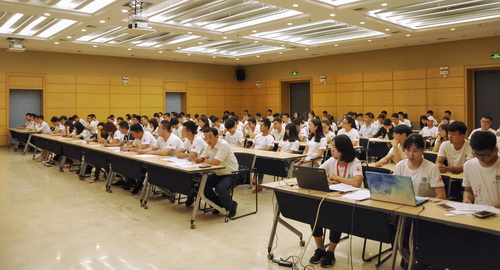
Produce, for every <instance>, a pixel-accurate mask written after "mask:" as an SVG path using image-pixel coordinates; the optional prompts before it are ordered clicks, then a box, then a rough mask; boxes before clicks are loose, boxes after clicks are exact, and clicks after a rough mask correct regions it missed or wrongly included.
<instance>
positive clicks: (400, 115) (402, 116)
mask: <svg viewBox="0 0 500 270" xmlns="http://www.w3.org/2000/svg"><path fill="white" fill-rule="evenodd" d="M398 118H399V122H400V123H402V124H404V125H407V126H409V127H411V121H410V120H408V119H406V117H405V113H404V112H398Z"/></svg>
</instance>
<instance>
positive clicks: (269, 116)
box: [266, 109, 274, 121]
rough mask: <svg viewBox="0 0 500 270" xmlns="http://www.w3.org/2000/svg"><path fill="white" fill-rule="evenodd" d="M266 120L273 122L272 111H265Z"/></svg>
mask: <svg viewBox="0 0 500 270" xmlns="http://www.w3.org/2000/svg"><path fill="white" fill-rule="evenodd" d="M266 117H267V119H269V121H273V119H274V117H273V110H271V109H269V110H267V116H266Z"/></svg>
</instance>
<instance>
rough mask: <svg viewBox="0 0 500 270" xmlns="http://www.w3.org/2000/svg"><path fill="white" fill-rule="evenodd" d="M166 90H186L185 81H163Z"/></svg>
mask: <svg viewBox="0 0 500 270" xmlns="http://www.w3.org/2000/svg"><path fill="white" fill-rule="evenodd" d="M165 91H166V92H185V91H187V82H172V81H166V82H165Z"/></svg>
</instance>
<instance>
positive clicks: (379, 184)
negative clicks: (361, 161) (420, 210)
mask: <svg viewBox="0 0 500 270" xmlns="http://www.w3.org/2000/svg"><path fill="white" fill-rule="evenodd" d="M366 181H367V182H368V190H369V191H370V197H371V199H372V200H377V201H383V202H390V203H399V204H404V205H410V206H418V205H420V204H422V203H424V202H426V201H427V200H429V198H427V197H417V196H415V190H414V189H413V183H412V180H411V177H409V176H402V175H392V174H386V173H377V172H369V171H368V172H366Z"/></svg>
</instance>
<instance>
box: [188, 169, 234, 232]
mask: <svg viewBox="0 0 500 270" xmlns="http://www.w3.org/2000/svg"><path fill="white" fill-rule="evenodd" d="M207 178H208V172H204V173H203V175H202V176H201V180H200V189H199V190H198V196H196V201H195V202H194V205H195V207H193V212H192V213H191V229H195V228H196V225H195V224H194V221H195V219H196V212H197V211H198V205H200V201H201V199H203V200H204V201H205V202H206V203H208V204H209V205H210V206H212V207H213V208H215V209H217V210H219V211H220V212H221V213H225V215H226V222H227V221H228V220H229V218H228V217H227V214H228V213H229V212H228V211H226V209H224V208H222V207H220V206H218V205H217V204H215V203H214V202H212V201H211V200H209V199H207V198H206V197H205V192H204V191H205V185H206V184H207Z"/></svg>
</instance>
